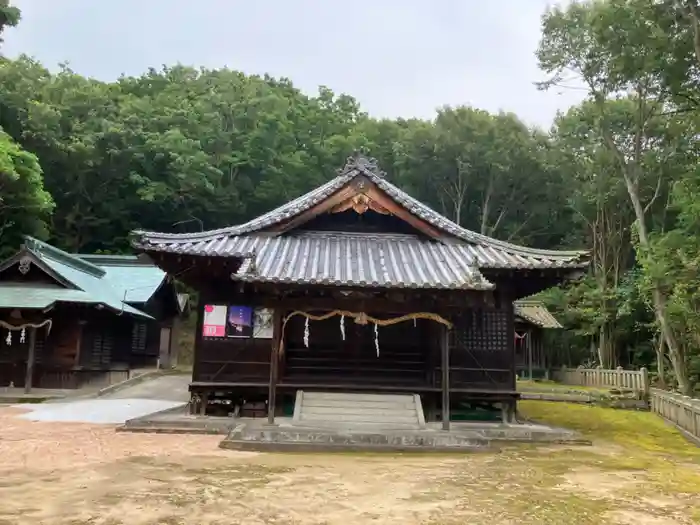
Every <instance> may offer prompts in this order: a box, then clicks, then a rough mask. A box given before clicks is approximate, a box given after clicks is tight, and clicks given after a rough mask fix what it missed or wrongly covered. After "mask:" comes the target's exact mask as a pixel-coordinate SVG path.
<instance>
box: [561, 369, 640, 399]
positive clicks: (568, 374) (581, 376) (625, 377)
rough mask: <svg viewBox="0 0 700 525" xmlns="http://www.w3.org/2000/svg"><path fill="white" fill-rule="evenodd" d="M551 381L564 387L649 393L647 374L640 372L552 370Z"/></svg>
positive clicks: (619, 370) (620, 370)
mask: <svg viewBox="0 0 700 525" xmlns="http://www.w3.org/2000/svg"><path fill="white" fill-rule="evenodd" d="M552 379H554V380H555V381H558V382H559V383H563V384H565V385H574V386H590V387H600V388H622V389H627V390H634V391H637V392H642V393H644V394H647V393H648V392H649V372H648V371H647V369H646V368H641V369H640V370H623V369H622V368H621V367H618V368H616V369H615V370H606V369H604V368H565V367H562V368H560V369H558V370H554V371H553V373H552Z"/></svg>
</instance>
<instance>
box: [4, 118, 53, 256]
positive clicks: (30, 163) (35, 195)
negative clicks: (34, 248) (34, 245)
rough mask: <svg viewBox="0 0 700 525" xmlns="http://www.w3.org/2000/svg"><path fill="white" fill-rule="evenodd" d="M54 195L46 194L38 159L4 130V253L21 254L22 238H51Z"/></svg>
mask: <svg viewBox="0 0 700 525" xmlns="http://www.w3.org/2000/svg"><path fill="white" fill-rule="evenodd" d="M53 207H54V203H53V200H52V199H51V195H50V194H49V193H48V192H47V191H45V190H44V187H43V179H42V176H41V167H40V166H39V161H38V160H37V158H36V156H34V155H32V154H31V153H28V152H26V151H24V150H23V149H22V148H21V147H20V146H19V145H18V144H17V143H16V142H14V141H13V140H12V138H11V137H10V136H9V135H8V134H7V133H5V132H4V131H2V129H0V251H1V252H2V255H7V254H8V253H10V252H12V251H15V250H17V246H19V244H20V242H21V240H22V235H23V234H29V235H33V236H36V237H40V238H46V237H47V235H48V230H47V221H48V219H49V217H50V214H51V211H52V210H53Z"/></svg>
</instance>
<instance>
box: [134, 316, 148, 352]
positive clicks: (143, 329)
mask: <svg viewBox="0 0 700 525" xmlns="http://www.w3.org/2000/svg"><path fill="white" fill-rule="evenodd" d="M147 339H148V325H147V324H146V323H134V324H133V326H132V328H131V351H132V352H139V353H143V352H145V351H146V342H147Z"/></svg>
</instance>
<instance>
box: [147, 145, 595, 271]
mask: <svg viewBox="0 0 700 525" xmlns="http://www.w3.org/2000/svg"><path fill="white" fill-rule="evenodd" d="M360 175H362V176H365V177H367V178H368V179H369V180H371V181H372V182H373V183H374V184H376V185H377V187H379V188H380V189H382V190H383V191H384V192H386V194H387V195H388V196H389V197H390V198H392V199H393V200H394V201H395V202H397V203H398V204H400V205H401V206H403V207H404V208H405V209H407V210H408V211H409V212H410V213H412V214H413V215H415V216H417V217H420V218H421V219H423V220H425V221H426V222H428V223H429V224H431V225H432V226H433V227H435V228H437V229H438V230H440V231H441V232H443V233H444V234H445V238H444V239H442V240H441V241H437V244H439V245H442V246H445V247H446V248H445V249H446V250H447V251H459V252H460V253H468V254H469V257H470V260H471V264H472V265H473V266H475V267H477V268H481V269H486V268H504V269H508V268H514V269H515V268H523V269H526V268H532V269H546V268H582V267H585V266H586V264H587V263H586V261H585V259H586V257H587V252H583V251H552V250H538V249H531V248H525V247H522V246H517V245H514V244H510V243H506V242H503V241H499V240H496V239H493V238H490V237H487V236H485V235H481V234H478V233H476V232H472V231H470V230H466V229H464V228H462V227H461V226H458V225H457V224H455V223H454V222H452V221H450V220H448V219H447V218H445V217H443V216H442V215H440V214H439V213H437V212H436V211H434V210H432V209H430V208H429V207H428V206H426V205H425V204H423V203H421V202H419V201H417V200H416V199H414V198H413V197H410V196H409V195H408V194H406V193H405V192H404V191H402V190H400V189H399V188H397V187H396V186H394V185H393V184H391V183H390V182H388V181H387V180H386V179H385V178H384V177H383V176H382V174H381V173H380V172H379V171H378V170H377V168H376V165H375V164H373V163H372V162H371V161H368V160H367V159H364V158H361V157H360V158H351V159H348V164H347V165H346V166H345V168H343V170H341V172H340V174H339V175H338V176H337V177H335V178H334V179H333V180H331V181H330V182H328V183H326V184H324V185H323V186H320V187H319V188H317V189H315V190H313V191H311V192H309V193H307V194H305V195H303V196H301V197H299V198H297V199H294V200H293V201H291V202H289V203H287V204H285V205H283V206H281V207H279V208H277V209H275V210H272V211H270V212H268V213H266V214H264V215H261V216H260V217H257V218H255V219H253V220H251V221H249V222H247V223H245V224H241V225H238V226H230V227H227V228H221V229H218V230H210V231H206V232H198V233H186V234H168V233H155V232H143V231H137V232H134V235H135V240H134V245H135V246H136V247H137V248H138V249H141V250H145V251H162V252H170V253H181V254H192V255H218V256H230V257H234V256H237V257H244V256H246V255H247V256H250V253H247V254H246V253H244V248H245V249H247V248H246V247H247V246H248V244H257V243H259V241H258V240H256V239H257V238H258V236H257V235H256V233H259V232H261V231H263V230H265V229H266V228H269V227H271V226H273V225H275V224H279V223H282V222H284V221H288V220H289V219H291V218H293V217H295V216H297V215H299V214H301V213H303V212H304V211H306V210H308V209H310V208H311V207H312V206H314V205H316V204H318V203H319V202H321V201H323V200H324V199H326V198H328V197H330V196H331V195H333V194H334V193H336V192H337V191H339V190H340V189H342V188H343V187H345V186H346V185H347V184H349V183H350V182H351V181H352V180H353V179H354V178H355V177H358V176H360ZM338 235H348V234H347V233H345V232H343V233H338ZM292 236H293V235H292ZM287 237H290V234H283V235H281V236H280V238H281V239H282V238H287ZM290 242H294V241H290ZM348 242H350V241H348ZM413 242H416V243H418V242H421V241H419V240H418V239H417V238H416V239H415V240H414V241H413ZM242 247H244V248H242ZM258 256H263V255H262V254H258ZM257 265H258V266H259V264H257ZM432 270H435V268H433V269H432Z"/></svg>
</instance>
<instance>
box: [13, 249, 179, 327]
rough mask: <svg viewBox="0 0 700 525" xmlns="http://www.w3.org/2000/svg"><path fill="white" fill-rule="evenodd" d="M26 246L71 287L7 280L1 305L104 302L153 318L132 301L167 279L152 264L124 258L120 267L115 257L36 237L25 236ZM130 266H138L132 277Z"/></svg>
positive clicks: (38, 305) (104, 303)
mask: <svg viewBox="0 0 700 525" xmlns="http://www.w3.org/2000/svg"><path fill="white" fill-rule="evenodd" d="M24 246H25V247H24V251H21V252H20V254H22V256H25V255H27V256H33V257H34V258H35V261H36V263H37V264H38V265H40V266H42V265H43V267H44V268H46V271H48V272H52V273H53V275H55V276H57V277H58V278H59V279H60V280H61V281H62V282H65V283H67V287H66V286H59V285H53V286H51V285H46V284H39V283H18V282H11V283H4V284H3V285H2V286H1V287H0V308H46V307H47V306H50V305H52V304H54V303H56V302H71V303H86V304H95V305H100V304H101V305H103V306H105V307H108V308H110V309H112V310H113V311H117V312H123V313H127V314H130V315H134V316H137V317H143V318H147V319H150V318H151V316H150V315H148V314H147V313H145V312H142V311H141V310H139V309H137V308H134V307H133V306H131V305H129V304H128V303H129V302H133V303H139V302H145V301H147V300H148V299H145V300H142V299H143V298H144V297H145V295H146V294H149V293H150V294H151V295H152V293H154V292H155V290H156V289H157V288H158V286H160V283H162V282H163V280H164V279H165V273H164V272H163V271H162V270H160V269H159V268H157V267H155V266H153V265H152V264H150V265H147V264H145V263H143V262H141V261H138V262H137V261H136V258H135V257H134V258H133V259H129V258H127V257H123V258H120V261H119V262H118V263H117V264H118V266H110V264H114V263H115V261H114V260H113V259H114V257H112V256H110V257H109V258H107V257H105V256H97V257H95V256H84V255H75V254H70V253H67V252H64V251H63V250H59V249H58V248H56V247H54V246H51V245H50V244H47V243H45V242H42V241H39V240H37V239H34V238H32V237H27V238H25V245H24ZM15 257H17V256H15ZM110 260H111V262H110ZM18 261H19V259H18ZM102 265H104V267H103V266H102ZM129 267H130V268H134V269H135V270H134V273H133V274H132V275H131V276H130V275H129V274H128V273H129V270H128V268H129ZM117 268H118V269H117ZM146 274H147V275H148V276H146ZM156 281H157V283H158V284H157V285H156ZM149 297H150V295H149Z"/></svg>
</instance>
